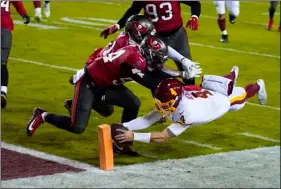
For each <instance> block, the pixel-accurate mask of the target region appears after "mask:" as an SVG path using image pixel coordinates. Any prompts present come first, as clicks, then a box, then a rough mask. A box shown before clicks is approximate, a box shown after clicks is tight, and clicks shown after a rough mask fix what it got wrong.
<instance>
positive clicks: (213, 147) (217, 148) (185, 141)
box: [178, 140, 221, 150]
mask: <svg viewBox="0 0 281 189" xmlns="http://www.w3.org/2000/svg"><path fill="white" fill-rule="evenodd" d="M178 141H180V142H183V143H186V144H193V145H196V146H201V147H205V148H211V149H213V150H220V149H221V148H219V147H216V146H213V145H210V144H202V143H199V142H196V141H192V140H178Z"/></svg>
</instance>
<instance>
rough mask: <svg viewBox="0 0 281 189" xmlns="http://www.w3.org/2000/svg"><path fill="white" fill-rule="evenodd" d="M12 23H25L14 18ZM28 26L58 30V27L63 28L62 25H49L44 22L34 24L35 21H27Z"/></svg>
mask: <svg viewBox="0 0 281 189" xmlns="http://www.w3.org/2000/svg"><path fill="white" fill-rule="evenodd" d="M14 24H18V25H25V24H24V23H23V21H21V20H14ZM26 26H28V27H35V28H40V29H45V30H59V29H64V28H63V27H59V26H50V25H46V24H36V23H29V24H28V25H26Z"/></svg>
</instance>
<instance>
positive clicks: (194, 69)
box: [181, 58, 202, 79]
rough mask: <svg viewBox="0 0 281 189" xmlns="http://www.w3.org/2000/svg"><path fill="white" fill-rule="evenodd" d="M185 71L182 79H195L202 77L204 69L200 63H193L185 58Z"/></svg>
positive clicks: (183, 63)
mask: <svg viewBox="0 0 281 189" xmlns="http://www.w3.org/2000/svg"><path fill="white" fill-rule="evenodd" d="M181 63H182V65H183V68H184V70H185V71H183V72H182V77H183V78H185V79H190V78H194V77H200V74H201V73H202V68H201V67H200V66H199V63H198V62H192V61H190V60H188V59H187V58H183V59H182V61H181Z"/></svg>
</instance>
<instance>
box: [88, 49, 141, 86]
mask: <svg viewBox="0 0 281 189" xmlns="http://www.w3.org/2000/svg"><path fill="white" fill-rule="evenodd" d="M126 64H127V65H129V66H130V68H131V70H132V69H134V68H135V69H137V70H140V71H144V70H145V68H146V61H145V58H144V57H143V56H142V54H141V53H140V51H139V47H138V46H136V45H129V46H126V47H123V48H121V49H119V50H117V51H116V52H113V53H109V54H107V56H103V57H98V58H96V59H95V60H94V61H93V62H92V63H90V64H89V65H87V73H88V75H89V76H90V77H91V79H92V80H93V81H94V83H95V84H96V85H98V86H99V87H109V86H112V85H118V84H121V83H124V82H126V81H130V80H132V79H130V76H131V73H132V72H128V71H127V70H125V69H122V66H123V65H126ZM120 79H121V81H122V82H121V83H120ZM122 79H123V80H122ZM126 79H127V80H126Z"/></svg>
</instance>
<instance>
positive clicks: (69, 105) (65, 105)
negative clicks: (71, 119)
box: [64, 99, 72, 115]
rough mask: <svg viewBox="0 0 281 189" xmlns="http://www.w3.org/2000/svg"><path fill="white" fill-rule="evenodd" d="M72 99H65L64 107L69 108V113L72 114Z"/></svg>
mask: <svg viewBox="0 0 281 189" xmlns="http://www.w3.org/2000/svg"><path fill="white" fill-rule="evenodd" d="M71 106H72V99H66V100H65V101H64V107H65V108H66V109H67V111H68V113H69V115H71Z"/></svg>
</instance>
